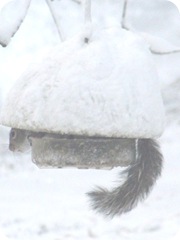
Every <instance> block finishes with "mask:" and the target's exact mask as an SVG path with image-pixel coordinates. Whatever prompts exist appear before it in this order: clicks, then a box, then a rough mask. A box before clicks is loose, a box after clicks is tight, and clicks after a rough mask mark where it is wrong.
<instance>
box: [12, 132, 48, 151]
mask: <svg viewBox="0 0 180 240" xmlns="http://www.w3.org/2000/svg"><path fill="white" fill-rule="evenodd" d="M44 135H46V133H44V132H37V133H36V132H32V131H28V130H23V129H17V128H11V130H10V133H9V150H11V151H13V152H22V153H24V152H27V151H28V150H30V148H31V140H30V137H31V136H32V137H33V136H34V137H39V138H41V137H43V136H44Z"/></svg>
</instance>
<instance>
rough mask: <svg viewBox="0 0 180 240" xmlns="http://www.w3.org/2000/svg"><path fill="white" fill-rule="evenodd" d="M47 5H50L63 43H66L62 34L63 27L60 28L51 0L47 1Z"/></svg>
mask: <svg viewBox="0 0 180 240" xmlns="http://www.w3.org/2000/svg"><path fill="white" fill-rule="evenodd" d="M46 3H47V5H48V7H49V10H50V12H51V15H52V18H53V20H54V23H55V25H56V28H57V31H58V35H59V37H60V39H61V41H64V40H65V37H64V36H63V34H62V30H61V26H60V23H59V20H58V17H57V16H56V13H55V11H54V9H53V7H52V3H51V2H50V0H46Z"/></svg>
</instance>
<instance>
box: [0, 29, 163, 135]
mask: <svg viewBox="0 0 180 240" xmlns="http://www.w3.org/2000/svg"><path fill="white" fill-rule="evenodd" d="M1 123H2V124H3V125H6V126H9V127H14V128H20V129H27V130H32V131H35V132H36V131H38V132H39V131H40V132H53V133H62V134H73V135H87V136H95V135H98V136H105V137H128V138H150V137H157V136H159V135H160V134H161V133H162V131H163V127H164V109H163V104H162V99H161V94H160V88H159V83H158V76H157V72H156V68H155V65H154V62H153V59H152V56H151V53H150V51H149V49H148V46H147V44H146V43H145V41H144V40H143V39H141V38H140V37H139V36H138V35H136V34H134V33H132V32H129V31H126V30H123V29H120V28H117V27H114V28H108V29H104V30H101V31H96V32H94V33H93V34H92V36H91V38H90V40H89V43H85V42H84V38H83V37H82V35H78V36H76V37H74V38H73V39H70V40H67V41H66V42H64V43H62V44H59V45H58V46H56V47H55V48H54V49H53V50H52V51H51V52H50V53H49V54H48V55H47V56H46V57H45V58H44V59H43V60H42V62H41V63H39V64H36V65H34V66H31V67H30V68H29V69H27V70H26V71H25V72H24V74H23V75H22V76H21V77H20V78H19V79H18V80H17V82H16V83H15V85H14V86H13V88H12V89H11V91H10V92H9V95H8V98H7V100H6V102H5V104H4V107H3V110H2V114H1Z"/></svg>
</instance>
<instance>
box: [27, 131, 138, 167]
mask: <svg viewBox="0 0 180 240" xmlns="http://www.w3.org/2000/svg"><path fill="white" fill-rule="evenodd" d="M30 141H31V144H32V161H33V162H34V163H35V164H36V165H37V166H38V167H44V168H47V167H48V168H49V167H52V168H66V167H76V168H81V169H89V168H91V169H93V168H95V169H112V168H114V167H118V166H127V165H129V164H130V162H131V161H133V160H134V159H135V140H134V139H122V138H117V139H115V138H97V137H96V138H85V137H84V138H83V137H78V136H66V137H64V136H59V135H57V137H51V136H44V137H43V138H36V137H30Z"/></svg>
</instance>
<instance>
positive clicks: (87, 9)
mask: <svg viewBox="0 0 180 240" xmlns="http://www.w3.org/2000/svg"><path fill="white" fill-rule="evenodd" d="M84 25H85V37H84V41H85V43H88V42H89V38H90V35H91V31H92V19H91V0H84Z"/></svg>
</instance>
